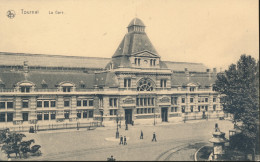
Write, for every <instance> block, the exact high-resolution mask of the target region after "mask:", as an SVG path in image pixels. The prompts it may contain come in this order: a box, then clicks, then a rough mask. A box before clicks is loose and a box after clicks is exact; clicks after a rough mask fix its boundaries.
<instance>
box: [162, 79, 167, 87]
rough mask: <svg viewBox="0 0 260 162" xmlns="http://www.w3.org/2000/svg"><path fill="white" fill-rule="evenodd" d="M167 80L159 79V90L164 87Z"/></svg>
mask: <svg viewBox="0 0 260 162" xmlns="http://www.w3.org/2000/svg"><path fill="white" fill-rule="evenodd" d="M166 83H167V80H166V79H161V88H165V87H166Z"/></svg>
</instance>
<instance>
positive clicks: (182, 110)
mask: <svg viewBox="0 0 260 162" xmlns="http://www.w3.org/2000/svg"><path fill="white" fill-rule="evenodd" d="M216 108H217V105H213V111H216ZM185 110H186V109H185V106H182V107H181V112H182V113H185ZM202 110H205V111H208V106H198V111H199V112H200V111H202ZM193 111H194V106H190V112H193Z"/></svg>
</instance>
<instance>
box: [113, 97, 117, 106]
mask: <svg viewBox="0 0 260 162" xmlns="http://www.w3.org/2000/svg"><path fill="white" fill-rule="evenodd" d="M114 107H117V99H116V98H114Z"/></svg>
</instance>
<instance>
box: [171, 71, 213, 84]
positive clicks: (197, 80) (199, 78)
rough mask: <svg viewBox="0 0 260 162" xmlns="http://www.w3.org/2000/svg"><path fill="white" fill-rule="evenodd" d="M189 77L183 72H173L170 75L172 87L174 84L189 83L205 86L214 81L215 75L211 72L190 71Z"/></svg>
mask: <svg viewBox="0 0 260 162" xmlns="http://www.w3.org/2000/svg"><path fill="white" fill-rule="evenodd" d="M188 75H189V77H188V76H187V75H186V74H185V73H173V74H172V76H171V81H172V82H171V84H172V87H175V86H187V84H189V83H194V84H196V85H198V86H200V87H201V88H205V87H207V86H210V85H212V84H214V83H215V80H216V75H213V74H212V73H211V74H210V77H209V74H207V73H190V74H188Z"/></svg>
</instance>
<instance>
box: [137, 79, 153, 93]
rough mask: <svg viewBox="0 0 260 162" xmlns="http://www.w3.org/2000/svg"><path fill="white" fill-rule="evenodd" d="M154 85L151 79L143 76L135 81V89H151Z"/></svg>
mask: <svg viewBox="0 0 260 162" xmlns="http://www.w3.org/2000/svg"><path fill="white" fill-rule="evenodd" d="M154 85H155V84H154V82H153V81H152V80H151V79H148V78H143V79H141V80H140V81H139V82H138V83H137V91H153V90H154Z"/></svg>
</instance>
